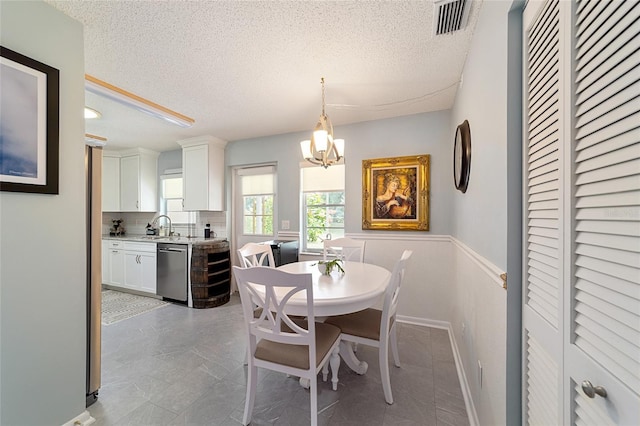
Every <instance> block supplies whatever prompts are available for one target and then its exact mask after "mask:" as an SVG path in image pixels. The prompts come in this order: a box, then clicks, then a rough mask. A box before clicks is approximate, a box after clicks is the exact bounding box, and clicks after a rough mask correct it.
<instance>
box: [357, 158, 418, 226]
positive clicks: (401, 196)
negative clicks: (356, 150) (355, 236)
mask: <svg viewBox="0 0 640 426" xmlns="http://www.w3.org/2000/svg"><path fill="white" fill-rule="evenodd" d="M362 229H375V230H390V231H428V230H429V155H427V154H424V155H413V156H406V157H392V158H378V159H374V160H363V161H362Z"/></svg>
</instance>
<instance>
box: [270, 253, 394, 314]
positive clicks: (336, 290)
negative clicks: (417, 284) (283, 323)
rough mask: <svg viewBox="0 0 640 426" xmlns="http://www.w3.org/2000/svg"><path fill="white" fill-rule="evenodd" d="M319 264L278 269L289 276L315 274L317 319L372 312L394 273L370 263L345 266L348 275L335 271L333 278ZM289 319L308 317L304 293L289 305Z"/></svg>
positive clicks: (314, 298)
mask: <svg viewBox="0 0 640 426" xmlns="http://www.w3.org/2000/svg"><path fill="white" fill-rule="evenodd" d="M317 263H318V262H317V261H304V262H295V263H288V264H286V265H282V266H279V267H278V269H280V270H282V271H286V272H291V273H296V274H304V273H307V274H308V273H311V274H312V279H313V310H314V314H315V316H316V317H327V316H331V315H342V314H349V313H352V312H358V311H361V310H363V309H366V308H369V307H371V306H373V305H375V304H376V302H378V300H379V299H380V296H381V295H382V294H383V293H384V291H385V290H386V288H387V284H388V283H389V277H390V276H391V273H390V272H389V271H388V270H386V269H385V268H383V267H381V266H377V265H371V264H369V263H361V262H346V261H345V262H342V268H343V269H344V271H345V272H344V274H343V273H342V272H339V271H338V270H337V268H334V270H333V272H332V273H331V274H329V275H323V274H321V273H320V271H319V270H318V266H317ZM286 312H287V314H289V315H302V316H304V315H306V314H307V301H306V296H304V294H302V293H298V294H296V295H295V296H294V297H292V298H291V299H290V300H289V302H287V306H286Z"/></svg>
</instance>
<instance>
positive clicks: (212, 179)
mask: <svg viewBox="0 0 640 426" xmlns="http://www.w3.org/2000/svg"><path fill="white" fill-rule="evenodd" d="M178 144H180V146H182V179H183V185H184V188H183V197H184V210H187V211H199V210H211V211H223V210H224V149H225V146H226V145H227V142H226V141H224V140H222V139H218V138H215V137H213V136H200V137H197V138H191V139H185V140H182V141H178Z"/></svg>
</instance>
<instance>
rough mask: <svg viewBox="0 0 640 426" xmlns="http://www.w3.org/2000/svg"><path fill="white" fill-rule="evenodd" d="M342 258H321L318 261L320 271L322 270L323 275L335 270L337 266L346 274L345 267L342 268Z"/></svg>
mask: <svg viewBox="0 0 640 426" xmlns="http://www.w3.org/2000/svg"><path fill="white" fill-rule="evenodd" d="M341 263H342V260H340V259H333V260H320V261H318V263H317V265H318V271H320V273H321V274H323V275H329V274H331V272H332V271H333V269H334V268H337V269H338V270H339V271H340V272H341V273H343V274H344V269H343V268H342V265H341Z"/></svg>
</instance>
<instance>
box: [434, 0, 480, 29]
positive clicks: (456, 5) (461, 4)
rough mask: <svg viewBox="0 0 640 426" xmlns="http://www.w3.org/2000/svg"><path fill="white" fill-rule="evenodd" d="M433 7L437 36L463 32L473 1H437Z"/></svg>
mask: <svg viewBox="0 0 640 426" xmlns="http://www.w3.org/2000/svg"><path fill="white" fill-rule="evenodd" d="M433 5H434V7H435V11H434V14H433V16H434V25H433V28H434V30H435V35H440V34H447V33H451V32H454V31H458V30H461V29H463V28H464V26H465V25H466V24H467V17H468V16H469V8H470V6H471V0H435V1H434V2H433Z"/></svg>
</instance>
